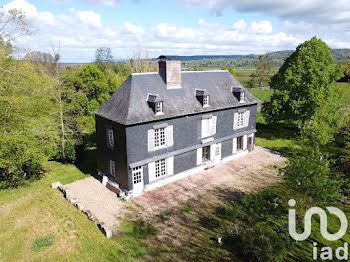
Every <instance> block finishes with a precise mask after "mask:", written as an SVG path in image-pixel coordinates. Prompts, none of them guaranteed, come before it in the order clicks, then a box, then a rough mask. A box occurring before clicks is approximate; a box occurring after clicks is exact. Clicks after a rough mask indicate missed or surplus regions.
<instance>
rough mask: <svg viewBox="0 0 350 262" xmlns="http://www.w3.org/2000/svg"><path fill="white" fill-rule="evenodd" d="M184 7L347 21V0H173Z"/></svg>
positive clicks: (349, 14)
mask: <svg viewBox="0 0 350 262" xmlns="http://www.w3.org/2000/svg"><path fill="white" fill-rule="evenodd" d="M174 1H176V2H179V3H182V4H184V5H187V6H202V7H205V8H208V9H210V10H213V11H215V12H216V13H220V12H221V11H222V10H223V9H225V8H233V9H235V10H236V11H238V12H248V13H262V14H265V15H267V16H272V17H278V18H281V19H282V20H292V21H295V22H296V21H304V22H312V23H318V24H327V23H350V5H349V0H332V1H329V0H304V1H290V0H264V1H262V0H244V1H237V0H209V1H202V0H174Z"/></svg>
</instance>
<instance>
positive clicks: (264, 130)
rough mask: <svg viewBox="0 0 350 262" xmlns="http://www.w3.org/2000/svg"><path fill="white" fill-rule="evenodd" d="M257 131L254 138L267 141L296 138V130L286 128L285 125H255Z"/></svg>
mask: <svg viewBox="0 0 350 262" xmlns="http://www.w3.org/2000/svg"><path fill="white" fill-rule="evenodd" d="M256 129H257V130H258V132H257V134H256V136H257V137H260V138H265V139H268V140H275V139H288V140H291V139H295V138H296V137H298V129H296V128H293V127H290V126H287V125H285V124H263V123H257V124H256Z"/></svg>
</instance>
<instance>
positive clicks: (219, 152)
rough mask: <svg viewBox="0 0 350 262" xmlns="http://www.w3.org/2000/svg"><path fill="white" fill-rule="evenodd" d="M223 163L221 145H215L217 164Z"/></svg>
mask: <svg viewBox="0 0 350 262" xmlns="http://www.w3.org/2000/svg"><path fill="white" fill-rule="evenodd" d="M220 161H221V143H217V144H216V145H215V162H216V163H220Z"/></svg>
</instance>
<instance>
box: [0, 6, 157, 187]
mask: <svg viewBox="0 0 350 262" xmlns="http://www.w3.org/2000/svg"><path fill="white" fill-rule="evenodd" d="M0 16H1V19H0V21H1V23H2V24H1V26H0V122H1V124H0V189H1V188H7V187H17V186H18V185H20V184H21V183H22V182H23V181H24V180H26V179H35V178H40V176H41V175H42V173H43V163H44V162H45V161H47V160H57V161H61V162H74V161H75V160H76V153H77V152H78V151H79V150H84V147H87V146H94V132H95V119H94V111H95V110H97V109H98V108H99V107H100V106H101V105H102V104H103V103H104V102H105V101H106V100H107V99H109V97H110V95H111V94H112V93H113V92H114V91H116V90H117V89H118V88H119V87H120V85H121V84H122V83H123V82H124V81H125V80H126V78H127V77H128V76H129V75H130V74H131V73H132V72H145V71H148V70H155V68H154V66H155V65H154V63H151V62H150V60H149V59H147V58H146V59H144V58H143V57H142V55H143V54H142V52H141V51H138V52H135V53H134V55H135V57H133V58H132V59H130V60H129V61H128V63H127V64H114V63H113V55H112V52H111V49H110V48H98V49H97V50H96V54H95V58H96V59H95V62H94V63H91V64H85V65H81V66H80V65H78V66H66V67H64V66H62V64H61V63H60V61H61V56H60V52H59V48H54V47H53V48H52V53H50V54H49V53H43V52H40V51H34V52H29V53H27V54H26V55H25V56H24V59H17V58H16V56H15V55H16V54H17V51H18V50H17V49H15V48H14V47H13V46H12V41H13V40H15V39H16V37H18V36H20V35H27V34H30V33H32V32H33V31H34V30H31V26H30V24H29V23H28V21H27V20H26V18H25V14H24V13H22V12H20V11H18V10H10V11H9V12H6V11H5V10H3V9H2V8H1V10H0Z"/></svg>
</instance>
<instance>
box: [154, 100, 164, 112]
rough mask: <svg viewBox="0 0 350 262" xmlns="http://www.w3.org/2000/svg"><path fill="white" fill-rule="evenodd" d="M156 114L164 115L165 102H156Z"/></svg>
mask: <svg viewBox="0 0 350 262" xmlns="http://www.w3.org/2000/svg"><path fill="white" fill-rule="evenodd" d="M155 113H156V115H160V114H163V102H161V101H160V102H156V103H155Z"/></svg>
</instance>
